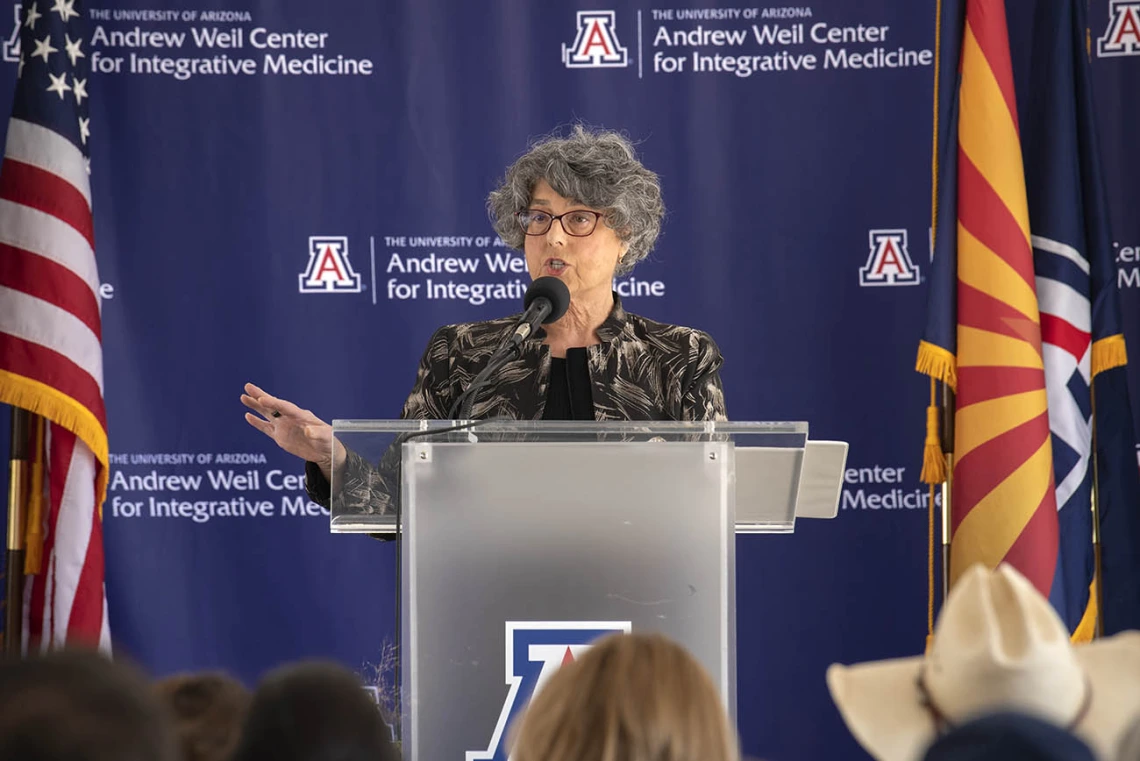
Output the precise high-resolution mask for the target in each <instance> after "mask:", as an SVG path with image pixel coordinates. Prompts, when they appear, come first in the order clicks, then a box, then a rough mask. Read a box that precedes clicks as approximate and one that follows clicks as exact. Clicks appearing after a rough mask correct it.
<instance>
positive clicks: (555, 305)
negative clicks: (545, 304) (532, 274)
mask: <svg viewBox="0 0 1140 761" xmlns="http://www.w3.org/2000/svg"><path fill="white" fill-rule="evenodd" d="M538 298H545V299H547V300H548V301H549V302H550V314H548V315H547V316H546V319H545V320H543V321H542V324H543V325H546V324H548V323H551V322H554V321H555V320H557V319H559V318H561V317H562V315H564V314H566V310H567V309H569V308H570V289H569V288H567V287H566V283H563V282H562V280H560V279H559V278H556V277H550V276H549V275H547V276H546V277H540V278H538V279H536V280H535V281H534V282H533V283H531V284H530V287H529V288H527V289H526V296H524V297H523V308H524V309H529V308H530V305H531V304H532V303H534V301H535V299H538Z"/></svg>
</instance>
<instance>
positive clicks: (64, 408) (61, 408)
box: [0, 370, 110, 519]
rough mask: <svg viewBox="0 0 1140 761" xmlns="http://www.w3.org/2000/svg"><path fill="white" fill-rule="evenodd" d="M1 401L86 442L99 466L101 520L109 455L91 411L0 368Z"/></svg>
mask: <svg viewBox="0 0 1140 761" xmlns="http://www.w3.org/2000/svg"><path fill="white" fill-rule="evenodd" d="M0 403H3V404H10V405H12V406H13V407H19V408H21V409H25V410H27V411H28V412H31V413H32V414H34V415H39V416H41V417H43V418H46V419H47V420H49V421H50V422H52V423H54V424H56V425H58V426H61V427H63V428H66V429H67V430H69V431H71V432H72V433H74V434H75V435H76V436H78V437H79V438H80V439H81V440H82V441H83V443H84V444H86V445H87V447H88V448H89V449H90V450H91V452H92V454H94V455H95V459H96V460H98V461H99V464H100V466H101V467H99V468H97V469H96V478H95V497H96V500H97V502H96V506H97V507H98V510H99V517H100V519H102V517H103V501H104V500H105V499H106V498H107V473H108V464H109V460H110V458H109V457H108V453H109V449H108V445H107V432H106V430H104V429H103V426H102V425H101V424H100V423H99V421H98V419H97V418H96V417H95V415H94V414H92V412H91V410H89V409H87V408H86V407H84V406H83V405H82V404H80V403H79V402H77V401H75V400H74V399H72V398H71V397H70V396H67V395H66V394H63V393H60V392H59V391H57V390H56V389H54V388H52V387H51V386H48V385H46V384H44V383H40V382H39V381H37V380H33V379H31V378H27V377H24V376H23V375H17V374H16V373H13V372H9V371H7V370H0Z"/></svg>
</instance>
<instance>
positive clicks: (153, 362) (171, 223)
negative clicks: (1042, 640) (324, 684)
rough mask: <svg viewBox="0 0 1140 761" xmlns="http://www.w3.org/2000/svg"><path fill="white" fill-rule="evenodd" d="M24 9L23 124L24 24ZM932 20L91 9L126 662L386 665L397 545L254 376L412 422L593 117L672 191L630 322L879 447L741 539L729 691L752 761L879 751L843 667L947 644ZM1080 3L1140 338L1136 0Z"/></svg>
mask: <svg viewBox="0 0 1140 761" xmlns="http://www.w3.org/2000/svg"><path fill="white" fill-rule="evenodd" d="M40 6H41V8H40V9H41V11H44V12H47V8H46V4H45V3H43V2H42V0H41V2H40ZM6 7H7V11H6V12H4V13H2V14H0V38H2V40H3V41H5V44H4V49H3V59H4V63H3V64H2V66H3V68H2V69H0V71H2V72H3V74H2V76H0V79H2V84H0V102H11V97H10V96H11V92H12V86H13V83H14V81H15V76H16V68H17V64H16V62H15V61H16V60H17V58H18V50H16V49H15V46H16V41H17V39H18V37H17V34H16V29H17V24H19V23H21V18H20V11H19V7H18V6H14V5H12V3H11V2H9V4H8V5H7V6H6ZM935 7H936V3H935V2H933V1H932V2H913V1H911V0H864V1H863V2H860V3H851V2H847V1H846V0H817V1H815V2H812V3H811V4H810V5H806V4H804V5H774V6H744V5H731V4H717V3H710V2H707V0H706V2H702V3H701V4H699V5H686V4H684V3H682V4H661V3H658V4H653V3H650V2H648V0H612V2H609V3H607V4H606V5H605V6H604V7H601V8H599V7H597V6H596V5H595V4H594V3H593V2H587V0H580V1H579V2H573V3H553V4H537V3H533V2H528V1H526V0H482V1H481V2H477V3H462V2H455V1H452V2H444V1H443V0H414V1H413V0H380V1H378V2H358V1H357V2H353V1H351V0H327V1H326V2H324V3H310V2H301V0H280V1H279V2H261V1H259V0H234V1H233V2H225V3H223V2H221V1H220V0H204V1H203V2H200V3H184V2H174V1H173V0H108V2H106V3H99V2H94V3H93V4H91V5H90V6H88V7H87V8H86V14H87V16H88V20H89V31H90V39H88V40H86V41H85V44H84V45H83V48H82V49H83V51H84V52H85V53H86V54H87V55H88V56H90V61H91V65H92V71H93V73H92V82H91V83H90V84H89V86H88V88H87V91H88V94H89V96H90V98H91V101H90V103H91V122H90V141H91V146H92V148H91V180H92V193H93V206H94V214H95V228H96V252H97V257H98V260H99V267H100V275H101V279H102V281H103V288H102V296H103V305H102V308H103V313H102V314H103V331H104V333H103V344H104V347H105V367H106V400H107V410H108V421H109V435H110V441H111V452H112V456H111V462H112V472H111V481H110V488H109V492H108V498H107V502H106V505H105V507H104V521H105V536H106V538H105V541H106V558H107V560H106V562H107V596H108V600H109V608H110V617H111V630H112V633H113V636H114V642H115V647H116V650H117V651H118V652H119V653H123V654H126V655H129V656H130V657H132V658H134V659H136V660H138V661H140V662H141V663H142V664H144V665H145V666H146V667H148V668H149V669H150V670H151V671H152V672H153V673H155V674H166V673H170V672H174V671H182V670H191V669H205V668H225V669H228V670H230V671H232V672H234V673H236V674H237V675H239V676H240V677H242V678H243V679H244V680H246V681H247V682H253V681H254V680H256V678H257V677H258V676H259V675H260V674H262V673H263V672H264V671H265V670H266V669H268V668H270V667H272V666H273V665H275V664H278V663H280V662H282V661H286V660H290V659H297V658H301V657H308V656H322V657H331V658H334V659H337V660H339V661H342V662H344V663H345V664H347V665H349V666H351V667H353V668H355V669H357V670H358V671H360V672H361V673H362V674H364V675H365V676H367V677H371V675H372V672H373V671H374V670H375V668H376V666H377V665H378V664H379V662H380V661H381V660H382V659H383V657H384V652H385V647H386V643H390V642H391V640H392V639H393V635H394V621H393V614H394V594H393V591H394V590H393V584H394V568H395V566H394V563H395V555H394V552H393V548H392V546H391V545H389V544H382V543H378V542H376V541H373V540H370V539H368V538H366V537H362V536H332V535H331V534H330V533H329V531H328V515H327V513H325V512H324V511H322V510H321V509H320V508H318V507H316V506H314V505H312V504H310V503H309V502H308V500H307V499H306V497H305V494H304V491H303V489H302V488H301V483H302V482H301V477H302V475H303V464H302V463H301V462H299V461H298V460H296V459H295V458H292V457H290V456H288V455H286V454H284V453H282V452H281V451H280V450H278V449H277V448H276V447H275V446H274V445H273V443H272V442H271V441H269V440H268V439H266V438H265V437H264V436H263V435H262V434H260V433H258V432H257V431H255V430H254V429H252V428H251V427H250V426H248V425H247V424H246V423H245V422H244V421H243V419H242V414H243V412H244V408H243V407H242V406H241V404H240V403H239V401H238V396H239V394H240V393H241V389H242V385H243V384H244V383H245V382H247V381H252V382H254V383H257V384H258V385H260V386H261V387H263V388H264V389H265V390H266V391H268V392H269V393H271V394H274V395H277V396H281V397H284V398H286V399H290V400H292V401H295V402H297V403H298V404H300V405H301V406H303V407H307V408H309V409H311V410H312V411H313V412H314V413H316V414H317V415H318V416H320V417H322V418H324V419H326V420H331V419H333V418H391V417H396V416H398V414H399V411H400V406H401V404H402V402H403V399H404V397H405V395H406V394H407V393H408V391H409V390H410V388H411V385H412V381H413V378H414V373H415V368H416V363H417V361H418V359H419V357H420V355H421V353H422V352H423V350H424V348H425V346H426V343H427V339H428V337H429V336H430V335H431V333H432V331H433V330H434V329H435V328H436V327H438V326H439V325H442V324H445V323H451V322H460V321H469V320H478V319H484V318H490V317H496V316H502V315H505V314H509V313H512V312H515V311H518V310H519V309H520V307H521V297H522V293H523V291H524V290H525V288H526V285H527V283H528V282H529V278H528V276H527V274H526V270H525V267H524V265H523V261H522V258H521V256H520V255H519V254H518V252H514V251H511V250H509V249H507V248H506V247H505V246H504V245H503V244H502V243H501V242H500V241H499V240H498V239H497V238H496V237H495V234H494V232H493V230H492V229H491V225H490V223H489V221H488V217H487V212H486V208H485V198H486V196H487V194H488V192H489V191H490V190H492V189H493V188H494V187H495V185H496V182H497V180H498V179H499V178H500V177H501V176H502V174H503V171H504V169H505V168H506V167H507V166H508V165H509V164H510V162H511V161H512V160H513V159H514V158H516V157H517V156H518V155H519V154H520V153H522V152H523V151H524V150H525V148H526V146H527V144H528V142H529V141H530V140H532V139H534V138H536V137H539V136H541V135H544V134H547V133H549V132H551V131H553V130H556V129H562V130H563V131H565V129H566V127H567V125H570V124H572V123H575V122H578V121H582V122H585V123H588V124H590V125H594V126H598V127H605V128H610V129H617V130H621V131H623V132H624V133H626V134H628V135H629V136H630V137H631V138H632V139H634V140H635V141H636V143H637V145H638V150H639V152H640V154H641V157H642V159H643V161H644V163H645V164H646V166H648V167H649V168H650V169H652V170H654V171H656V172H658V173H659V174H660V176H661V181H662V186H663V189H664V196H665V203H666V207H667V209H668V211H667V216H666V221H665V226H664V231H663V234H662V236H661V238H660V240H659V243H658V245H657V248H656V250H655V251H654V253H653V254H652V255H651V256H650V258H649V259H648V260H646V261H644V262H642V263H641V264H639V265H638V266H637V267H636V269H635V270H634V271H633V272H632V274H631V275H629V276H626V277H623V278H622V279H621V280H620V281H619V283H618V286H617V287H618V290H619V291H620V292H621V293H622V295H623V298H624V303H625V305H626V307H627V308H628V309H629V310H630V311H633V312H636V313H639V314H643V315H645V316H647V317H650V318H653V319H657V320H662V321H666V322H673V323H679V324H685V325H690V326H694V327H698V328H701V329H703V330H706V331H708V332H709V333H711V334H712V335H713V337H714V338H715V339H716V341H717V343H718V344H719V346H720V348H721V350H722V351H723V353H724V356H725V358H726V364H725V366H724V370H723V379H724V385H725V391H726V397H727V403H728V413H729V416H730V417H731V418H732V419H735V420H749V419H758V420H806V421H808V422H809V424H810V426H811V428H810V430H811V436H812V438H816V439H828V438H832V439H841V440H845V441H849V442H850V444H851V449H850V456H849V460H848V470H847V473H846V488H845V489H844V492H843V495H842V503H841V509H840V513H839V516H838V518H837V519H836V520H834V521H830V522H815V523H812V522H803V523H801V525H799V526H797V530H796V533H795V534H794V535H791V536H771V537H741V538H740V539H739V540H738V552H737V559H738V582H737V588H738V592H737V605H738V637H737V641H738V647H739V654H738V664H739V678H738V685H739V687H738V689H739V701H738V702H739V724H740V731H741V734H742V737H743V741H744V746H745V749H746V750H747V751H748V752H749V753H751V754H753V755H756V756H759V757H763V758H768V759H774V760H779V759H787V760H788V761H792V759H795V761H811V759H818V760H819V761H824V759H828V760H829V761H830V759H834V758H856V757H859V756H861V755H862V751H860V750H859V749H858V747H857V746H856V744H855V742H854V741H853V740H852V739H851V738H850V737H849V736H848V734H847V732H846V730H845V729H844V728H843V726H842V723H841V721H840V719H839V716H838V713H837V712H836V711H835V709H834V707H833V706H832V704H831V700H830V698H829V696H828V694H827V688H826V685H825V683H824V671H825V668H826V667H827V665H828V664H829V663H832V662H834V661H842V662H848V663H850V662H855V661H863V660H870V659H877V658H885V657H891V656H897V655H907V654H917V653H919V652H921V651H922V648H923V645H924V637H925V634H926V602H927V594H926V586H927V550H926V532H927V512H926V507H927V499H928V497H927V491H926V488H925V487H924V486H922V485H921V484H920V483H919V480H918V475H919V469H920V466H921V461H922V457H921V455H922V438H923V430H924V421H925V418H924V409H925V407H926V404H927V394H928V386H927V383H926V382H925V380H924V379H923V378H922V377H921V376H919V375H917V374H915V373H914V371H913V367H914V358H915V350H916V347H917V343H918V340H919V338H920V337H921V332H922V326H923V322H924V319H925V314H926V299H927V288H926V279H927V277H928V275H929V272H930V261H931V259H930V219H931V202H930V170H931V136H932V128H933V118H932V106H933V81H934V66H933V64H934V57H935V50H934V48H935V42H934V41H935ZM1089 13H1090V20H1091V23H1092V27H1093V28H1092V30H1091V39H1092V54H1093V56H1094V63H1093V72H1094V77H1095V82H1094V86H1095V88H1096V92H1095V95H1096V98H1097V108H1098V118H1099V123H1100V129H1101V137H1102V141H1101V142H1102V146H1103V147H1104V150H1105V157H1104V158H1105V170H1106V176H1107V180H1108V185H1109V193H1110V197H1111V202H1112V209H1111V211H1112V214H1113V222H1114V228H1113V235H1114V240H1115V241H1116V244H1117V249H1116V250H1117V251H1118V262H1119V267H1120V271H1119V285H1120V288H1121V290H1122V292H1123V297H1124V306H1125V309H1126V314H1125V317H1126V326H1125V328H1126V332H1127V339H1128V341H1129V343H1130V344H1131V345H1132V346H1140V330H1138V329H1140V300H1138V293H1140V219H1138V218H1137V216H1136V215H1135V214H1132V213H1129V212H1130V211H1131V210H1134V209H1136V208H1140V180H1138V179H1137V178H1138V177H1140V163H1138V162H1140V158H1138V156H1137V153H1136V152H1135V151H1133V150H1131V145H1132V143H1133V142H1134V139H1133V136H1134V132H1135V129H1134V125H1135V124H1136V123H1137V121H1138V119H1140V111H1138V109H1137V105H1136V100H1135V98H1134V97H1132V96H1133V95H1134V93H1136V92H1138V91H1140V25H1138V24H1137V21H1138V19H1136V4H1135V3H1134V2H1131V3H1125V2H1120V1H1119V0H1093V2H1092V3H1091V7H1090V11H1089ZM1129 14H1131V16H1130V15H1129ZM1016 18H1018V17H1017V16H1016V15H1014V14H1012V13H1011V16H1010V19H1011V28H1012V26H1013V24H1014V20H1015V19H1016ZM1121 19H1124V20H1123V21H1122V20H1121ZM1128 19H1131V21H1129V20H1128ZM1129 24H1131V25H1129ZM1011 34H1012V33H1011ZM60 54H61V55H62V53H60ZM1135 398H1140V397H1135ZM1133 408H1134V409H1135V410H1138V411H1140V405H1136V404H1134V405H1133ZM495 699H496V700H497V699H499V697H496V698H495Z"/></svg>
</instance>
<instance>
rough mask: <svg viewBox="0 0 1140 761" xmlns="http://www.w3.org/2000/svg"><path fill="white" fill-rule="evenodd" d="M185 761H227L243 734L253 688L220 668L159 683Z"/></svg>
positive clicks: (181, 675)
mask: <svg viewBox="0 0 1140 761" xmlns="http://www.w3.org/2000/svg"><path fill="white" fill-rule="evenodd" d="M154 689H155V692H156V694H157V695H158V697H159V699H160V700H161V701H162V703H163V704H164V705H165V707H166V709H167V713H168V714H169V715H170V717H171V720H172V722H173V725H174V731H175V734H176V735H177V737H178V742H179V745H180V746H181V748H182V759H183V761H227V759H229V757H230V756H231V755H232V754H233V752H234V749H235V748H236V747H237V743H238V739H239V738H240V737H241V728H242V722H244V721H245V714H246V711H247V710H248V708H249V702H250V698H251V694H250V691H249V690H248V689H246V687H245V685H243V684H242V683H241V682H239V681H237V680H236V679H234V678H233V677H230V676H228V675H226V674H223V673H220V672H205V673H201V674H178V675H176V676H171V677H167V678H166V679H162V680H160V681H158V682H157V683H155V686H154Z"/></svg>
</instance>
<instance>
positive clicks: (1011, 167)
mask: <svg viewBox="0 0 1140 761" xmlns="http://www.w3.org/2000/svg"><path fill="white" fill-rule="evenodd" d="M1011 11H1015V12H1016V13H1017V14H1020V15H1011V20H1012V23H1014V24H1017V26H1016V27H1014V28H1013V29H1012V30H1011V28H1010V26H1009V25H1007V19H1006V8H1005V5H1004V3H1003V1H1002V0H965V2H964V3H963V2H943V3H942V15H941V18H940V19H939V23H940V29H941V36H940V56H939V65H940V71H939V75H938V85H937V87H938V93H937V95H938V100H939V102H938V105H937V112H936V113H937V119H938V122H937V124H936V130H937V140H938V142H937V153H936V156H937V164H936V167H935V182H936V190H937V193H936V207H935V220H934V249H935V252H934V263H933V264H934V274H933V276H932V282H931V297H930V313H929V318H928V323H927V329H926V334H925V339H924V340H923V341H922V342H921V344H920V346H919V352H918V363H917V369H918V371H919V372H922V373H926V374H928V375H930V376H931V377H933V378H935V379H937V380H941V381H943V382H946V383H948V384H950V385H951V386H952V387H954V389H955V391H956V392H957V404H956V408H955V412H954V442H953V451H954V465H953V468H954V470H953V474H952V482H951V483H952V490H951V495H952V497H951V506H950V514H951V521H950V523H951V550H950V575H951V583H953V582H954V580H956V579H957V577H958V576H959V575H960V574H961V573H962V572H964V571H965V570H966V568H967V567H969V566H970V565H972V564H973V563H975V562H982V563H985V564H986V565H987V566H989V567H994V566H996V565H997V564H998V563H1000V562H1003V561H1004V562H1008V563H1011V564H1012V565H1014V566H1016V567H1017V568H1018V569H1019V570H1020V571H1021V572H1022V573H1023V574H1024V575H1025V576H1026V577H1027V578H1028V579H1030V580H1031V581H1032V582H1033V584H1034V585H1035V586H1036V587H1037V589H1038V590H1039V591H1040V592H1041V593H1042V594H1044V595H1046V596H1048V598H1049V600H1050V601H1051V602H1052V604H1053V606H1054V607H1055V608H1056V610H1057V612H1058V613H1059V614H1060V615H1061V617H1062V618H1063V619H1064V620H1065V621H1066V622H1067V623H1068V625H1069V628H1070V631H1072V632H1073V633H1074V637H1075V638H1077V639H1087V638H1090V637H1091V635H1092V631H1093V624H1094V621H1095V619H1094V614H1095V612H1096V605H1095V603H1096V601H1095V599H1092V598H1091V596H1090V584H1091V582H1092V580H1093V575H1094V567H1095V563H1094V554H1093V544H1092V534H1093V519H1092V500H1093V491H1094V490H1093V481H1094V475H1095V471H1098V470H1099V475H1100V478H1099V485H1100V489H1099V501H1100V514H1101V516H1102V518H1103V523H1104V525H1102V529H1103V531H1102V536H1103V537H1104V540H1103V544H1104V558H1105V566H1104V582H1105V585H1104V590H1105V608H1106V610H1105V624H1106V630H1108V631H1116V630H1120V629H1124V628H1131V627H1133V626H1135V625H1137V623H1140V591H1138V589H1140V587H1138V586H1137V584H1136V582H1137V581H1140V564H1138V563H1137V558H1138V556H1137V555H1136V553H1135V552H1134V548H1135V547H1136V546H1138V544H1140V543H1138V542H1137V541H1136V539H1137V536H1138V533H1140V531H1138V529H1140V522H1138V520H1137V516H1138V514H1140V483H1138V477H1137V468H1136V459H1135V447H1134V444H1133V441H1132V434H1131V431H1130V421H1131V419H1132V417H1131V412H1130V408H1129V400H1128V396H1127V387H1126V385H1125V382H1124V379H1123V373H1124V364H1125V362H1126V356H1125V347H1124V337H1123V335H1122V333H1121V326H1120V312H1119V306H1118V304H1117V293H1116V283H1115V274H1116V273H1115V263H1114V260H1113V255H1112V248H1111V236H1110V234H1109V228H1108V219H1107V215H1106V204H1105V199H1104V191H1103V185H1102V180H1101V177H1100V171H1099V166H1098V157H1097V150H1096V135H1095V133H1094V129H1093V121H1092V99H1091V94H1090V89H1089V71H1088V69H1089V62H1088V58H1087V52H1086V49H1085V44H1084V40H1085V29H1086V27H1085V8H1084V0H1048V1H1047V2H1036V3H1024V4H1020V5H1019V6H1018V7H1017V8H1013V9H1011ZM1010 31H1015V32H1017V34H1014V35H1013V39H1014V40H1017V41H1019V42H1020V41H1021V40H1024V41H1025V46H1024V50H1023V49H1022V48H1020V47H1015V48H1013V53H1014V54H1021V53H1024V55H1017V58H1016V60H1017V62H1018V64H1019V66H1018V67H1017V71H1018V72H1019V74H1021V75H1022V77H1021V79H1020V80H1019V81H1017V82H1015V78H1014V70H1015V67H1014V65H1013V61H1014V60H1015V59H1014V58H1013V57H1012V56H1011V46H1010V40H1011V35H1010ZM1030 36H1031V37H1032V39H1030ZM1094 389H1095V392H1096V393H1095V423H1096V434H1097V435H1096V436H1095V437H1094V435H1093V428H1094V405H1093V401H1094V394H1093V391H1094ZM1122 422H1123V425H1122ZM1094 442H1095V445H1096V446H1095V453H1094ZM1094 454H1095V456H1094ZM928 460H929V458H928ZM935 464H936V463H935ZM930 470H932V469H929V468H928V469H924V475H926V476H936V474H934V473H931V472H930ZM931 480H936V478H934V479H931ZM1110 545H1111V552H1110ZM1110 560H1111V561H1112V562H1110ZM1110 571H1111V572H1110Z"/></svg>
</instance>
